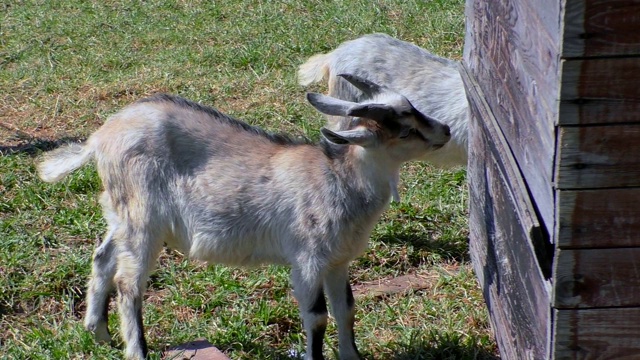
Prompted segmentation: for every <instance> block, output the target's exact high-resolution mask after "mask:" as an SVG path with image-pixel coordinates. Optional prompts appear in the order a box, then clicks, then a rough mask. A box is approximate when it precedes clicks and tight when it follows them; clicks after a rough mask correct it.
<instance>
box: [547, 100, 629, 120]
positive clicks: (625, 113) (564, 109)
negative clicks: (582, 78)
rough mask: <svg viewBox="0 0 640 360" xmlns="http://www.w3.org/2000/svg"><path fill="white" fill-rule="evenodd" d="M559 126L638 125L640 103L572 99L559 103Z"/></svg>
mask: <svg viewBox="0 0 640 360" xmlns="http://www.w3.org/2000/svg"><path fill="white" fill-rule="evenodd" d="M559 121H560V124H561V125H599V124H607V123H640V101H638V100H631V99H629V100H616V99H573V100H562V101H561V102H560V120H559Z"/></svg>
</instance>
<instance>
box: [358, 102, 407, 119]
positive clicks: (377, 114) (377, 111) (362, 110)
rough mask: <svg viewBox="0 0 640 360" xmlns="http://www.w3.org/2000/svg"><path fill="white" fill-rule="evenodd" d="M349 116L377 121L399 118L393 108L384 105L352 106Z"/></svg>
mask: <svg viewBox="0 0 640 360" xmlns="http://www.w3.org/2000/svg"><path fill="white" fill-rule="evenodd" d="M347 115H349V116H357V117H363V118H367V119H371V120H375V121H383V120H384V119H389V118H395V117H397V115H396V111H395V109H394V108H393V107H391V106H389V105H384V104H361V105H355V106H352V107H351V108H350V109H349V110H348V111H347Z"/></svg>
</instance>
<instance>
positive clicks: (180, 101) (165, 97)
mask: <svg viewBox="0 0 640 360" xmlns="http://www.w3.org/2000/svg"><path fill="white" fill-rule="evenodd" d="M146 102H170V103H172V104H174V105H176V106H179V107H181V108H184V109H189V110H193V111H197V112H202V113H205V114H207V115H209V116H211V117H213V118H216V119H217V120H219V121H223V122H225V123H226V124H229V125H231V126H233V127H235V128H237V129H240V130H244V131H247V132H250V133H252V134H255V135H258V136H262V137H265V138H267V139H269V140H270V141H271V142H273V143H275V144H278V145H308V144H312V142H311V141H310V140H309V139H307V138H305V137H296V138H295V139H294V138H292V137H290V136H288V135H286V134H278V133H271V132H268V131H265V130H263V129H261V128H259V127H257V126H252V125H249V124H247V123H245V122H243V121H240V120H237V119H234V118H233V117H231V116H229V115H226V114H224V113H222V112H220V111H218V110H216V109H214V108H212V107H209V106H205V105H202V104H198V103H196V102H193V101H190V100H187V99H185V98H182V97H179V96H175V95H170V94H155V95H153V96H150V97H147V98H144V99H140V100H138V101H137V102H136V103H146Z"/></svg>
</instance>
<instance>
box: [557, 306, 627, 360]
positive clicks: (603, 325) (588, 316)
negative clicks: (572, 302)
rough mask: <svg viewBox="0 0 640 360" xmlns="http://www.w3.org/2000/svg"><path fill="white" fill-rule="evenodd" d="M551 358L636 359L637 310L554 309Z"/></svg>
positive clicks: (563, 359) (590, 359)
mask: <svg viewBox="0 0 640 360" xmlns="http://www.w3.org/2000/svg"><path fill="white" fill-rule="evenodd" d="M554 319H555V321H554V324H555V325H554V327H555V331H554V343H555V347H554V354H553V355H554V356H553V358H554V359H558V360H560V359H562V360H565V359H575V360H605V359H629V360H631V359H637V358H638V354H640V341H638V334H640V308H614V309H584V310H556V311H555V313H554Z"/></svg>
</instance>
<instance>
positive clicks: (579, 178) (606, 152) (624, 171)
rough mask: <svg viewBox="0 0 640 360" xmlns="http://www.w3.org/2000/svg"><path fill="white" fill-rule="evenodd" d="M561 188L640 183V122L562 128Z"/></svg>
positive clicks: (559, 172) (605, 186) (559, 187)
mask: <svg viewBox="0 0 640 360" xmlns="http://www.w3.org/2000/svg"><path fill="white" fill-rule="evenodd" d="M558 141H559V146H558V154H557V157H558V158H557V160H556V171H557V174H556V186H557V188H558V189H585V188H613V187H628V186H640V157H639V156H638V154H640V124H635V125H616V126H583V127H563V128H560V135H559V140H558Z"/></svg>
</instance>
